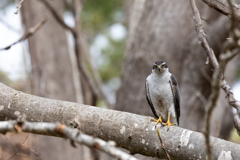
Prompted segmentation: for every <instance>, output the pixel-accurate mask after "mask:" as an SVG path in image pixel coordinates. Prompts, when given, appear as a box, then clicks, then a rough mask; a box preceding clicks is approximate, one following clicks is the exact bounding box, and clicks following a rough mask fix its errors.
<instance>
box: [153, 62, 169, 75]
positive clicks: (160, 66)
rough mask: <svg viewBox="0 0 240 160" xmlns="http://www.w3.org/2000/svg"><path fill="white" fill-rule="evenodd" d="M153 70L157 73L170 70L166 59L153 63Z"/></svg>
mask: <svg viewBox="0 0 240 160" xmlns="http://www.w3.org/2000/svg"><path fill="white" fill-rule="evenodd" d="M152 72H153V73H157V74H162V73H165V72H168V66H167V64H166V63H165V62H164V61H157V62H155V63H154V64H153V68H152Z"/></svg>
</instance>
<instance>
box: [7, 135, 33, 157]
mask: <svg viewBox="0 0 240 160" xmlns="http://www.w3.org/2000/svg"><path fill="white" fill-rule="evenodd" d="M28 136H29V134H27V136H26V138H25V139H24V141H23V142H22V144H21V146H19V147H18V149H17V150H16V151H15V152H14V154H13V155H12V156H11V157H9V158H8V160H10V159H12V158H13V157H14V156H15V155H16V154H17V153H18V151H19V150H20V149H21V148H22V146H23V145H24V144H25V142H26V140H27V139H28Z"/></svg>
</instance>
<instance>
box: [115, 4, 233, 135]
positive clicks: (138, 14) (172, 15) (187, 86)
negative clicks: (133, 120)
mask: <svg viewBox="0 0 240 160" xmlns="http://www.w3.org/2000/svg"><path fill="white" fill-rule="evenodd" d="M197 4H198V7H199V9H200V14H201V16H202V18H203V19H206V21H203V22H204V24H203V25H204V26H205V29H206V33H207V37H208V40H209V42H210V45H211V46H212V48H213V50H214V52H215V54H216V56H217V57H218V55H219V53H220V50H221V47H222V44H223V41H225V39H226V37H227V33H228V30H227V24H228V23H229V20H228V18H227V17H223V16H221V15H220V14H219V13H218V12H217V11H215V10H212V9H211V8H209V7H208V6H207V5H205V4H204V3H203V2H201V1H198V2H197ZM191 15H192V10H191V6H190V4H189V2H188V1H184V0H179V1H158V0H153V1H145V0H142V1H135V2H134V3H133V5H132V10H131V14H130V18H129V20H130V21H129V36H128V43H127V50H126V56H125V61H124V72H123V78H122V86H121V88H120V89H119V91H118V93H117V101H116V109H117V110H121V111H128V112H132V113H137V114H142V115H150V116H153V113H152V112H151V109H150V107H149V106H148V104H147V100H146V95H145V80H146V78H147V76H148V75H149V74H151V70H152V65H153V63H154V62H155V61H157V60H163V61H165V62H166V63H167V64H168V66H169V69H170V72H171V73H172V74H174V75H175V76H176V78H177V80H178V83H179V85H180V92H181V116H180V126H181V127H183V128H187V129H191V130H194V131H200V132H203V131H204V130H205V118H204V117H205V109H206V108H205V106H206V105H205V104H206V101H207V99H208V97H209V95H210V93H211V84H210V81H211V75H212V71H211V68H212V67H211V66H210V64H209V65H205V61H206V54H205V51H204V50H203V48H202V47H201V45H200V44H199V43H198V38H197V35H196V31H195V24H194V21H193V19H192V17H191ZM230 63H231V65H229V66H228V68H227V69H226V73H227V74H225V76H226V77H227V80H228V82H229V83H230V84H232V82H233V80H234V77H235V73H236V72H235V71H236V67H237V58H235V59H234V60H232V61H231V62H230ZM229 71H231V72H229ZM223 97H224V93H222V92H221V96H220V98H219V102H218V105H217V107H216V109H215V110H214V113H213V115H212V121H211V123H212V125H211V134H212V135H214V136H218V135H219V134H220V135H219V136H220V137H222V138H225V139H226V138H228V136H229V133H230V131H231V129H232V127H233V122H232V118H233V116H232V112H231V107H229V105H228V104H227V103H226V102H224V101H226V100H225V99H224V98H223ZM222 117H230V118H222ZM226 128H228V129H226Z"/></svg>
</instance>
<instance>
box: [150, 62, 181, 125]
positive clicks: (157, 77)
mask: <svg viewBox="0 0 240 160" xmlns="http://www.w3.org/2000/svg"><path fill="white" fill-rule="evenodd" d="M145 89H146V97H147V101H148V104H149V106H150V107H151V109H152V112H153V114H154V116H155V117H156V118H157V119H158V120H155V119H153V120H154V121H156V124H155V126H156V125H157V124H158V123H159V122H160V123H162V122H165V123H164V126H165V125H168V129H169V127H170V126H171V125H175V124H176V125H179V117H180V93H179V87H178V83H177V79H176V78H175V76H174V75H173V74H171V73H170V72H169V71H168V66H167V64H166V63H165V62H163V61H157V62H155V63H154V64H153V68H152V73H151V74H150V75H149V76H148V77H147V79H146V86H145Z"/></svg>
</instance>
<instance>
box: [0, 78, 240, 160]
mask: <svg viewBox="0 0 240 160" xmlns="http://www.w3.org/2000/svg"><path fill="white" fill-rule="evenodd" d="M0 108H1V114H0V120H9V119H17V118H19V117H21V116H23V115H24V114H25V115H26V117H27V118H26V120H27V121H33V122H36V121H43V122H61V123H64V124H66V125H68V126H74V127H76V128H79V129H80V130H81V131H82V132H84V133H86V134H89V135H92V136H96V137H99V138H101V139H104V140H114V141H115V142H116V143H117V146H119V147H122V148H125V149H127V150H129V151H130V153H132V154H137V153H139V154H142V155H145V156H152V157H154V156H156V157H158V158H166V155H165V153H164V152H163V151H162V149H161V144H160V142H159V139H158V135H157V132H156V129H155V126H154V125H155V123H154V122H151V117H146V116H141V115H136V114H132V113H126V112H121V111H114V110H109V109H101V108H97V107H92V106H87V105H83V104H77V103H72V102H65V101H59V100H52V99H46V98H41V97H37V96H32V95H29V94H25V93H22V92H19V91H16V90H13V89H11V88H9V87H7V86H5V85H3V84H2V83H0ZM160 131H161V136H162V140H163V142H164V145H165V148H166V149H167V151H168V153H169V155H170V157H171V158H172V159H173V160H174V159H178V160H185V159H190V158H191V159H205V158H206V149H205V142H204V136H203V134H201V133H198V132H194V131H191V130H187V129H183V128H180V127H176V126H171V128H170V130H169V131H167V128H166V127H160ZM210 140H211V146H212V148H211V149H212V150H213V159H218V158H219V159H226V158H227V157H228V158H232V159H239V158H240V155H239V152H240V145H238V144H234V143H231V142H228V141H225V140H222V139H219V138H214V137H211V138H210Z"/></svg>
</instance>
